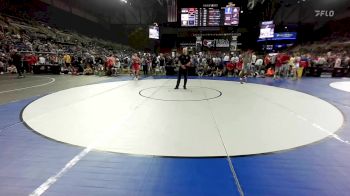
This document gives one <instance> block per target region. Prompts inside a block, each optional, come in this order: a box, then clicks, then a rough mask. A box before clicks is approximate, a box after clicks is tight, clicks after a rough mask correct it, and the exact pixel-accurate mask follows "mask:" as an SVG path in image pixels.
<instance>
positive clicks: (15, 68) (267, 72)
mask: <svg viewBox="0 0 350 196" xmlns="http://www.w3.org/2000/svg"><path fill="white" fill-rule="evenodd" d="M0 27H1V29H0V74H3V73H5V72H9V73H19V75H20V76H21V75H22V72H33V70H34V69H33V68H34V67H36V66H40V65H47V64H48V65H55V66H59V68H60V73H61V74H73V75H80V74H84V75H91V74H97V75H109V76H112V75H117V74H118V73H131V70H130V69H131V55H132V53H133V52H134V51H133V50H132V49H130V48H128V47H126V46H121V45H117V44H113V43H110V42H107V41H103V40H100V39H96V38H89V37H86V36H83V35H79V34H76V33H74V32H68V31H62V30H59V29H56V28H52V27H50V26H47V25H45V24H43V23H39V22H35V21H27V20H24V19H21V18H17V17H13V16H7V15H0ZM349 45H350V44H349V43H348V42H346V41H342V42H336V41H322V42H317V43H313V44H308V45H307V46H297V47H294V48H293V49H289V50H288V51H285V52H283V53H275V54H255V53H254V52H253V51H245V52H237V53H196V54H191V69H190V72H191V73H190V74H192V75H198V76H218V77H220V76H241V75H242V72H243V73H244V74H243V75H244V76H255V77H266V76H273V77H276V78H277V77H281V76H282V77H288V76H292V77H294V78H297V70H298V69H300V68H307V67H327V68H333V67H334V68H349V67H350V64H349V63H350V47H349ZM138 56H139V58H140V63H141V69H142V72H143V74H144V75H146V76H147V75H159V74H161V75H162V74H168V75H173V74H175V72H176V69H177V65H178V58H177V56H178V55H176V54H175V55H174V54H158V55H156V54H151V53H143V52H139V53H138ZM22 65H23V66H22ZM22 68H23V70H22ZM241 77H242V76H241Z"/></svg>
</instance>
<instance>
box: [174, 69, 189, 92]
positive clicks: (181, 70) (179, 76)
mask: <svg viewBox="0 0 350 196" xmlns="http://www.w3.org/2000/svg"><path fill="white" fill-rule="evenodd" d="M182 75H184V87H186V84H187V75H188V71H187V69H182V68H181V67H180V68H179V73H178V75H177V83H176V88H179V85H180V82H181V76H182Z"/></svg>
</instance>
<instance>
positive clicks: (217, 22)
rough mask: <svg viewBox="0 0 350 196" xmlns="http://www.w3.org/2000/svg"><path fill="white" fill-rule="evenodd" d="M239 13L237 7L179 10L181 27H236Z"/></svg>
mask: <svg viewBox="0 0 350 196" xmlns="http://www.w3.org/2000/svg"><path fill="white" fill-rule="evenodd" d="M239 13H240V8H239V7H224V8H218V7H203V8H181V26H182V27H206V26H237V25H238V24H239Z"/></svg>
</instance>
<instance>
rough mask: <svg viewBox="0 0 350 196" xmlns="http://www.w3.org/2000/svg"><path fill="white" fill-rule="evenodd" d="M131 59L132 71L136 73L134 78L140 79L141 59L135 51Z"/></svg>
mask: <svg viewBox="0 0 350 196" xmlns="http://www.w3.org/2000/svg"><path fill="white" fill-rule="evenodd" d="M131 61H132V71H133V74H134V80H138V79H139V73H140V68H141V59H140V57H139V56H138V54H137V53H135V54H133V55H132V57H131Z"/></svg>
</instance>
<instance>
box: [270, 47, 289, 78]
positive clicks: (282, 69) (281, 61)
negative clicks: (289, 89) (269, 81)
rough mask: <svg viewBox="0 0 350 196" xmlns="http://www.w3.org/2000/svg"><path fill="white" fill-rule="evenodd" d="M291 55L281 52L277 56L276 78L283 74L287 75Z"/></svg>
mask: <svg viewBox="0 0 350 196" xmlns="http://www.w3.org/2000/svg"><path fill="white" fill-rule="evenodd" d="M289 59H290V57H289V56H288V55H287V54H284V53H280V54H278V55H277V56H276V64H275V75H274V78H279V77H280V76H281V74H283V75H286V72H287V71H286V70H287V67H286V66H288V67H289V65H288V61H289Z"/></svg>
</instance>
